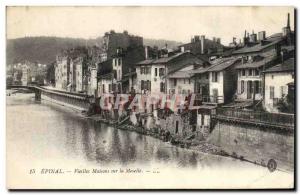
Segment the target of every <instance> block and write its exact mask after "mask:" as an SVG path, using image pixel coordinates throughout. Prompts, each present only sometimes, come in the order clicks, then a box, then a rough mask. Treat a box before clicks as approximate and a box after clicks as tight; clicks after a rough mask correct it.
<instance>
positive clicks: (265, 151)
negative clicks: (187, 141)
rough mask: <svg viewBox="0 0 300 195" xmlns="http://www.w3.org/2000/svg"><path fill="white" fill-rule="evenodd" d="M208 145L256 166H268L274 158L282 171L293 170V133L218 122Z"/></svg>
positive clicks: (208, 139) (208, 140)
mask: <svg viewBox="0 0 300 195" xmlns="http://www.w3.org/2000/svg"><path fill="white" fill-rule="evenodd" d="M207 142H208V143H210V144H213V145H216V146H218V147H219V148H222V150H224V151H225V152H226V153H228V154H230V155H231V156H235V157H237V158H242V159H247V160H249V161H251V162H254V163H257V164H261V165H267V163H268V161H269V160H270V159H274V160H275V161H276V162H277V166H278V168H279V169H284V170H291V171H292V170H293V167H294V133H293V131H289V132H286V131H285V130H280V129H274V128H270V127H269V128H267V127H259V126H253V125H244V124H238V123H232V122H226V121H217V122H216V124H215V125H214V128H213V129H212V132H211V134H210V135H209V137H208V138H207Z"/></svg>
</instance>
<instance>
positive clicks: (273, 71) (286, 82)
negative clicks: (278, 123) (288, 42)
mask: <svg viewBox="0 0 300 195" xmlns="http://www.w3.org/2000/svg"><path fill="white" fill-rule="evenodd" d="M263 76H264V100H263V106H264V108H265V109H266V110H267V111H268V112H288V111H289V110H288V106H289V104H290V105H291V106H295V104H294V94H293V93H294V91H293V90H292V91H291V90H289V86H291V85H293V83H294V80H295V78H294V77H295V58H290V59H287V60H285V61H284V62H281V63H279V64H277V65H275V66H273V67H271V68H268V69H266V70H265V71H263ZM284 103H286V104H287V108H286V110H284V109H283V108H282V110H280V104H284Z"/></svg>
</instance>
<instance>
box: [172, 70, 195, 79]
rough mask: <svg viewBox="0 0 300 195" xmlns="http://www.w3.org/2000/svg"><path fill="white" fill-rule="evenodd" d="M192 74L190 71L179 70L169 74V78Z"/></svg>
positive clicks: (187, 76)
mask: <svg viewBox="0 0 300 195" xmlns="http://www.w3.org/2000/svg"><path fill="white" fill-rule="evenodd" d="M190 77H191V74H189V72H188V71H177V72H174V73H171V74H169V75H168V78H190Z"/></svg>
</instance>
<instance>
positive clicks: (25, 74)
mask: <svg viewBox="0 0 300 195" xmlns="http://www.w3.org/2000/svg"><path fill="white" fill-rule="evenodd" d="M21 81H22V85H24V86H26V85H28V84H29V83H30V81H31V76H30V67H29V66H28V65H27V64H23V66H22V79H21Z"/></svg>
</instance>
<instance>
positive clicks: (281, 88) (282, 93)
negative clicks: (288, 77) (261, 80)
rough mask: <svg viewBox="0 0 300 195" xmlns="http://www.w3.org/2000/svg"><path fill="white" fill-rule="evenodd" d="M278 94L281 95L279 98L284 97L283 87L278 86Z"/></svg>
mask: <svg viewBox="0 0 300 195" xmlns="http://www.w3.org/2000/svg"><path fill="white" fill-rule="evenodd" d="M280 94H281V97H283V96H284V86H280Z"/></svg>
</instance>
